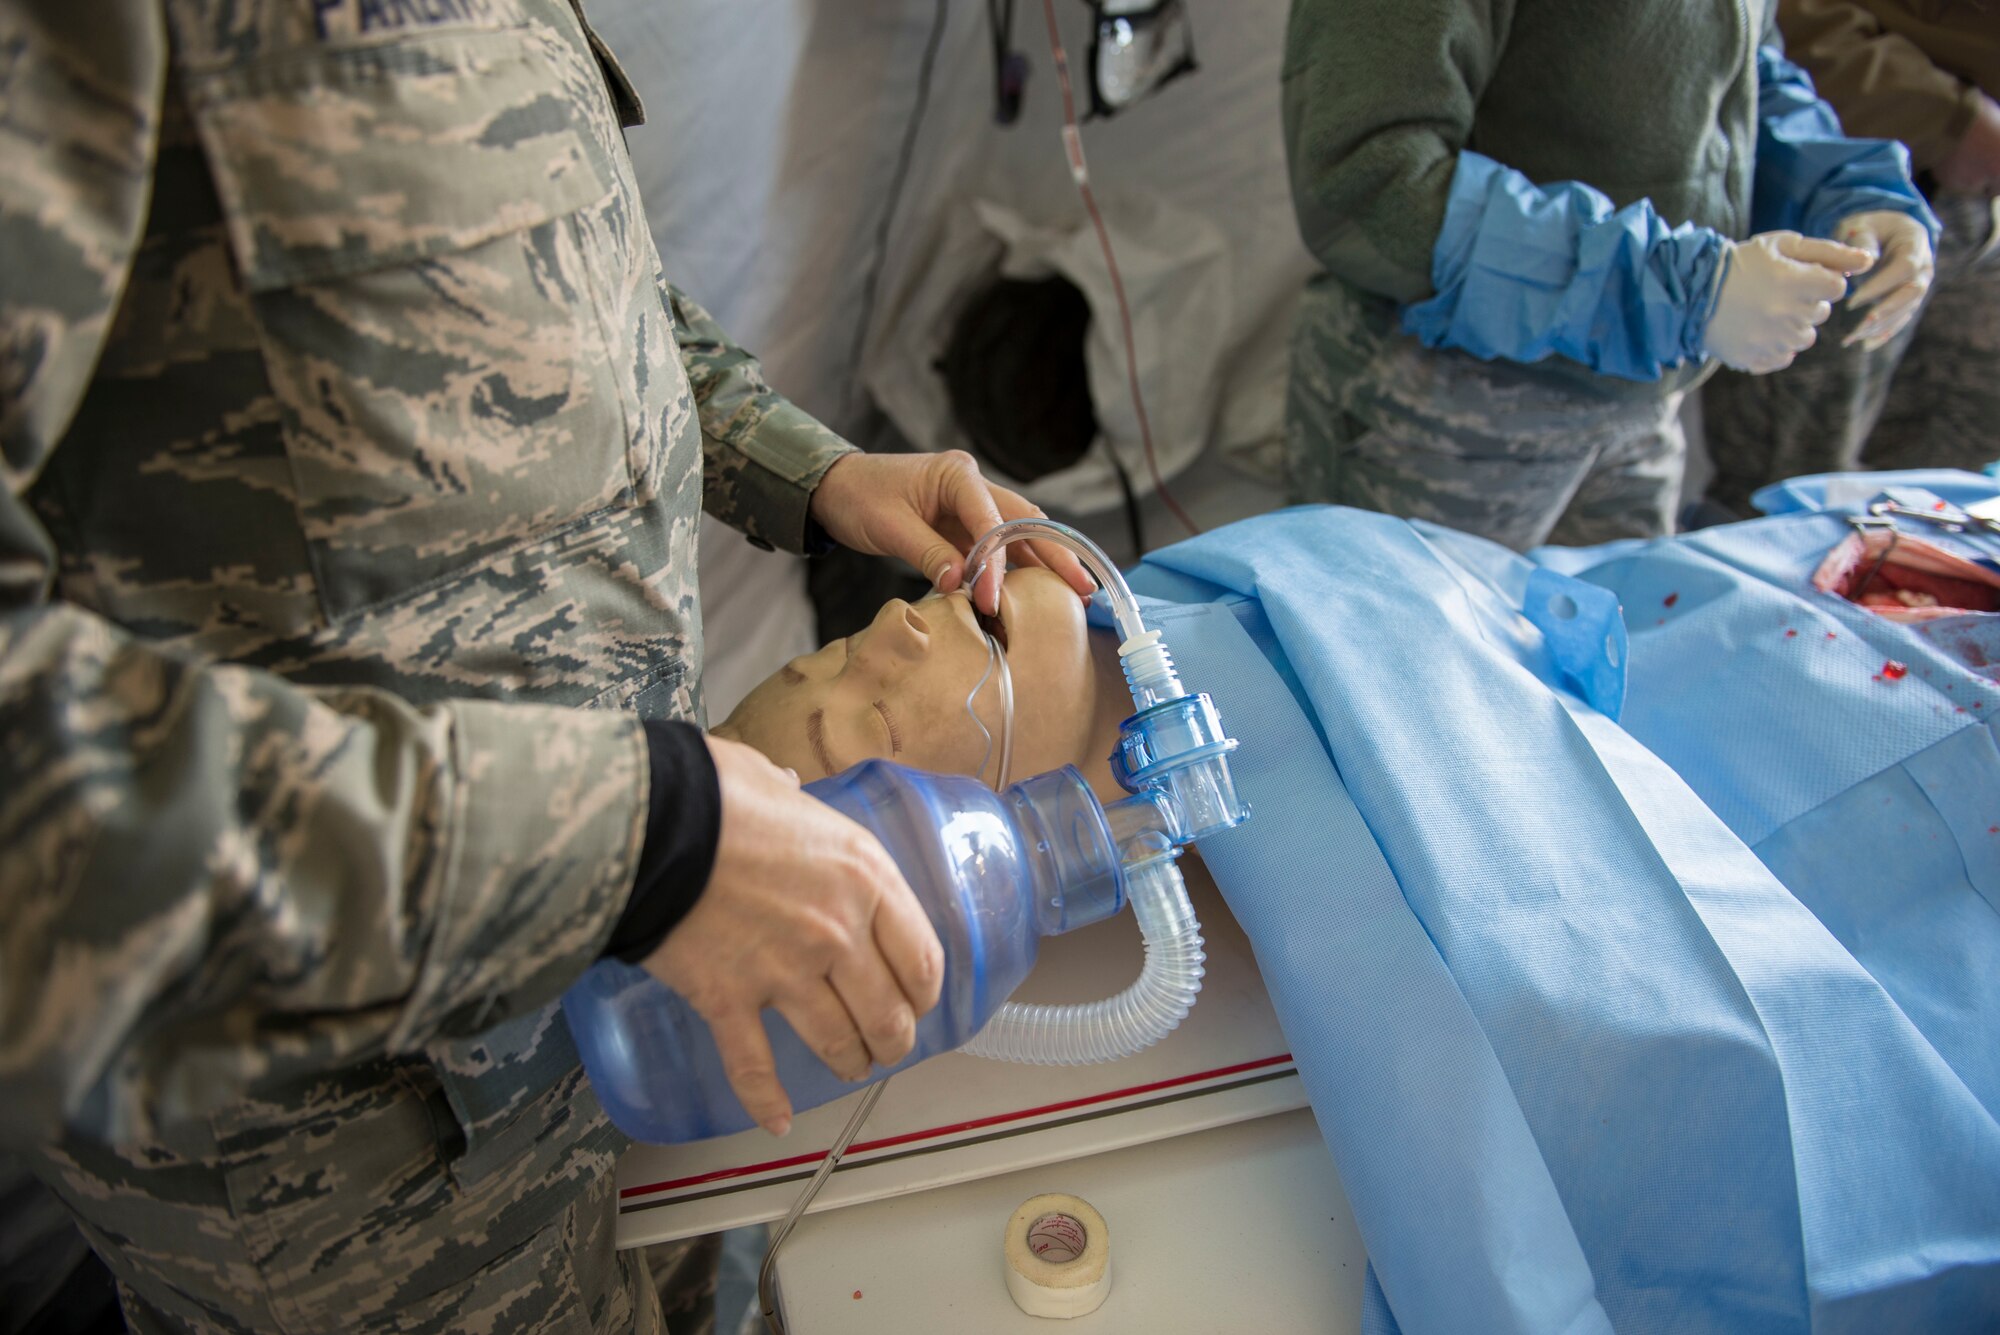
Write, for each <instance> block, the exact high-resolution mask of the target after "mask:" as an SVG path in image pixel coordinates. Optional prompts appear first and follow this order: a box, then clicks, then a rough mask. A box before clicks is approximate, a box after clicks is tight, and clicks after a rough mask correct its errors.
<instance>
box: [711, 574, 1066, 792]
mask: <svg viewBox="0 0 2000 1335" xmlns="http://www.w3.org/2000/svg"><path fill="white" fill-rule="evenodd" d="M984 620H985V622H986V625H987V627H988V628H989V629H992V630H993V631H994V633H995V635H996V636H997V637H998V638H999V640H1000V643H1001V646H1002V649H1003V651H1004V652H1005V653H1006V655H1007V661H1008V663H1009V664H1010V665H1011V667H1012V670H1013V683H1014V756H1013V768H1012V774H1011V777H1012V778H1013V779H1023V778H1026V777H1027V776H1029V775H1031V774H1040V773H1042V772H1044V771H1046V770H1051V769H1055V768H1057V767H1059V766H1062V765H1070V764H1084V763H1086V762H1087V761H1088V760H1089V758H1090V757H1089V753H1090V751H1091V749H1092V744H1093V739H1094V735H1095V732H1096V730H1097V728H1098V721H1097V713H1098V710H1097V691H1096V680H1097V679H1096V672H1095V669H1094V667H1093V663H1092V657H1091V650H1090V633H1089V630H1088V628H1087V627H1086V626H1085V624H1084V615H1083V605H1082V604H1081V603H1080V602H1079V601H1078V600H1077V596H1076V594H1075V592H1074V591H1073V590H1071V589H1070V588H1069V586H1068V585H1066V584H1064V583H1063V581H1062V580H1061V579H1059V578H1057V577H1056V576H1055V575H1052V574H1050V573H1049V572H1048V571H1046V570H1042V569H1038V568H1033V567H1030V568H1028V569H1025V570H1015V571H1011V572H1010V573H1009V574H1008V575H1007V578H1006V582H1005V585H1004V587H1003V589H1002V592H1001V595H1000V615H999V618H998V619H997V622H996V621H994V620H993V619H991V618H985V619H984ZM981 621H982V618H980V617H978V616H977V615H976V614H975V613H974V611H973V609H972V604H971V601H970V600H969V599H968V598H967V597H966V596H965V594H963V593H952V594H946V595H942V596H939V595H932V596H931V597H928V598H925V599H923V600H922V601H920V602H916V603H906V602H904V601H903V600H902V599H900V598H899V599H895V600H893V601H891V602H889V603H887V604H886V605H884V606H883V608H882V610H881V612H879V613H878V614H877V615H876V617H875V620H874V621H873V622H871V623H870V624H869V625H868V627H867V628H866V629H864V630H862V631H859V632H857V633H856V634H854V635H851V636H849V637H848V638H847V639H845V640H838V641H835V642H834V643H832V644H829V645H827V646H826V647H825V648H823V649H821V650H819V651H818V652H817V653H812V654H806V655H804V656H803V657H800V658H796V659H793V660H792V661H791V662H790V663H788V664H786V665H785V667H783V668H782V669H780V670H779V671H778V673H777V674H776V675H774V676H772V677H771V678H769V679H768V680H766V681H765V682H764V683H763V684H762V685H760V686H758V688H757V689H756V690H754V691H752V692H751V693H750V694H749V696H747V697H746V698H745V699H744V701H743V703H742V704H740V705H738V706H737V707H736V709H735V712H733V713H731V714H730V716H729V717H728V718H727V719H726V720H724V721H723V722H722V723H721V724H720V725H719V726H717V728H716V729H715V731H716V733H717V734H718V735H720V736H723V737H728V738H732V739H734V740H736V741H740V742H745V743H748V744H749V745H751V746H753V747H755V748H756V749H757V750H759V751H762V752H763V753H764V754H765V755H766V756H768V757H770V758H771V759H772V760H773V761H775V762H776V763H778V764H780V765H785V766H789V767H790V768H792V769H795V770H797V771H798V773H799V777H800V779H801V780H803V781H804V782H807V783H810V782H812V781H813V780H815V779H820V778H824V777H826V776H827V775H829V774H838V773H840V772H841V771H842V770H844V769H846V768H848V767H849V766H851V765H855V764H859V763H860V762H861V761H863V760H867V759H870V758H873V757H883V758H886V759H893V760H896V761H898V762H899V763H901V764H905V765H909V766H912V767H913V768H916V769H923V770H931V771H933V772H936V773H942V774H977V773H980V768H981V761H982V758H985V768H984V773H983V774H981V775H980V777H982V778H984V779H985V780H986V781H987V782H988V783H992V782H994V781H995V780H996V779H997V778H998V777H999V767H1000V728H1001V706H1000V698H1001V696H1000V684H999V676H998V673H997V672H996V673H995V674H993V675H992V676H991V677H989V678H988V680H987V681H986V683H985V685H983V686H980V688H979V693H978V695H977V696H976V697H975V698H974V700H973V707H974V709H976V710H977V712H978V715H979V721H980V723H982V724H984V725H985V727H986V729H987V731H988V732H989V733H991V734H992V739H993V741H992V748H991V755H990V756H988V755H987V750H988V746H987V741H986V739H985V738H984V737H982V736H981V735H980V732H979V728H978V727H977V726H976V725H975V724H974V723H973V720H972V718H971V716H970V715H968V713H967V712H966V697H967V695H969V694H971V693H972V690H973V688H974V687H975V686H977V685H979V681H980V678H981V676H982V675H985V674H986V670H987V648H986V640H985V636H984V635H983V634H982V632H981Z"/></svg>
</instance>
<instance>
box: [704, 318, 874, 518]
mask: <svg viewBox="0 0 2000 1335" xmlns="http://www.w3.org/2000/svg"><path fill="white" fill-rule="evenodd" d="M667 300H668V301H669V302H670V303H671V304H672V306H673V310H674V323H675V325H676V326H677V329H678V333H679V337H680V346H681V361H682V362H683V363H684V364H685V365H686V366H687V375H688V383H689V384H690V385H691V386H693V388H694V397H695V403H696V405H697V408H698V411H699V413H700V416H701V445H702V506H703V508H704V509H706V510H707V511H708V512H709V513H710V514H712V515H714V516H715V517H716V518H717V519H720V520H722V521H723V522H724V523H726V524H729V525H730V526H732V527H734V528H739V529H741V530H743V532H744V533H745V534H746V535H747V536H748V537H749V538H750V540H751V541H753V542H759V543H762V544H764V545H766V546H771V547H777V548H781V549H783V550H784V551H788V552H799V551H803V550H804V549H805V541H806V507H807V504H808V503H809V502H810V501H811V500H812V493H813V488H814V487H816V486H818V485H819V480H820V478H822V477H824V476H825V475H826V470H827V469H828V468H831V467H832V466H833V461H834V460H836V459H838V458H840V457H841V456H842V455H844V454H851V453H853V452H854V446H852V445H850V444H848V443H847V442H846V441H844V440H842V439H841V438H840V437H839V436H837V435H835V434H834V433H833V432H832V431H830V430H828V429H827V428H826V427H824V426H822V425H821V424H820V423H819V422H818V421H817V420H816V419H815V418H813V417H812V416H811V415H810V414H808V413H807V412H806V411H805V410H804V409H802V408H800V407H799V406H798V405H797V404H794V403H792V402H791V401H790V400H789V399H786V398H785V397H784V396H783V395H781V394H779V393H778V392H777V391H776V390H774V389H772V388H771V386H770V385H769V384H768V383H767V382H766V381H765V379H764V370H763V368H762V367H761V366H759V365H758V364H757V359H756V358H755V357H752V356H751V355H750V354H749V353H747V352H745V351H744V350H743V349H742V348H739V347H737V346H736V345H735V344H734V343H731V342H730V341H729V337H728V335H726V334H724V333H723V332H722V329H721V328H720V327H719V326H718V325H717V324H716V323H715V317H714V316H712V315H710V314H709V313H708V312H707V311H705V310H703V309H702V308H701V307H700V306H699V305H697V304H695V302H693V301H691V300H689V298H688V297H687V295H686V294H685V293H683V292H681V291H679V290H678V289H676V288H673V287H669V288H668V289H667Z"/></svg>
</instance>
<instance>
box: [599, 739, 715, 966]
mask: <svg viewBox="0 0 2000 1335" xmlns="http://www.w3.org/2000/svg"><path fill="white" fill-rule="evenodd" d="M645 727H646V754H647V757H648V759H649V760H650V762H651V769H652V784H651V787H650V788H648V790H647V794H648V796H647V803H646V808H647V809H646V842H645V843H644V844H643V845H642V846H641V847H640V849H639V872H638V875H637V876H636V877H634V878H633V882H632V895H631V898H629V899H627V900H626V901H625V912H624V913H622V914H620V915H619V918H618V925H617V926H616V927H614V928H612V930H611V939H610V940H609V941H608V942H606V943H605V946H604V950H603V954H602V955H600V957H599V958H603V957H605V956H612V957H616V958H618V959H621V960H624V961H625V962H626V963H627V964H637V963H639V962H640V961H641V960H643V959H645V958H646V956H648V955H650V954H652V953H653V951H654V950H656V949H657V948H658V947H659V944H660V942H662V941H664V940H666V939H667V933H668V932H671V931H673V930H674V927H675V926H676V925H677V924H678V923H679V922H680V920H681V919H682V918H685V917H686V916H687V914H688V910H689V909H691V908H693V907H694V904H695V901H696V900H697V899H700V898H701V892H702V890H703V889H704V888H705V887H706V886H707V885H708V874H709V872H710V871H712V870H714V868H715V848H716V845H717V843H719V842H720V841H721V838H722V784H721V782H720V781H719V780H718V779H717V778H716V777H715V761H714V759H713V758H712V757H711V756H710V755H709V753H708V742H707V740H706V739H705V738H704V737H703V736H702V731H701V729H700V728H697V727H695V726H694V724H692V723H665V722H659V721H656V720H653V719H648V720H646V725H645Z"/></svg>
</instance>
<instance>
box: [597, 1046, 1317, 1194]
mask: <svg viewBox="0 0 2000 1335" xmlns="http://www.w3.org/2000/svg"><path fill="white" fill-rule="evenodd" d="M1291 1059H1292V1054H1291V1053H1289V1052H1281V1053H1279V1054H1278V1055H1277V1056H1275V1057H1259V1058H1258V1059H1257V1060H1256V1061H1248V1062H1238V1063H1237V1064H1236V1065H1234V1066H1218V1067H1216V1068H1215V1069H1214V1070H1212V1071H1196V1072H1195V1073H1194V1074H1193V1075H1177V1076H1172V1077H1170V1078H1168V1079H1165V1080H1155V1081H1153V1082H1152V1083H1150V1084H1144V1085H1132V1086H1130V1087H1129V1088H1126V1089H1113V1090H1109V1091H1107V1092H1105V1093H1103V1094H1086V1095H1083V1096H1082V1097H1080V1098H1074V1099H1064V1100H1063V1101H1062V1102H1060V1103H1045V1104H1043V1105H1042V1106H1041V1107H1039V1108H1022V1109H1020V1110H1019V1111H1017V1112H1007V1113H994V1114H993V1115H992V1116H990V1117H975V1118H973V1119H972V1120H971V1121H969V1122H953V1123H951V1124H949V1125H947V1126H933V1127H928V1128H926V1129H925V1130H922V1131H906V1132H904V1133H903V1134H901V1135H899V1136H884V1137H883V1138H882V1139H880V1140H868V1141H863V1142H861V1143H860V1144H858V1145H853V1146H850V1147H849V1148H848V1151H847V1153H848V1154H849V1155H856V1154H865V1153H867V1152H868V1151H870V1150H886V1149H893V1148H894V1147H896V1146H898V1145H908V1144H909V1143H911V1142H912V1141H917V1140H930V1139H932V1138H934V1137H938V1136H955V1135H959V1134H961V1133H963V1132H966V1131H980V1130H983V1129H985V1128H986V1127H989V1126H1002V1125H1005V1124H1006V1123H1008V1122H1020V1121H1025V1120H1027V1119H1028V1118H1030V1117H1044V1116H1047V1115H1048V1114H1050V1113H1059V1112H1068V1111H1070V1110H1071V1109H1072V1108H1087V1107H1089V1106H1091V1105H1092V1104H1095V1103H1110V1102H1111V1101H1112V1100H1114V1099H1126V1098H1131V1097H1133V1096H1134V1095H1138V1094H1151V1093H1154V1092H1155V1091H1157V1090H1162V1089H1173V1088H1175V1087H1177V1086H1180V1085H1192V1084H1194V1083H1196V1082H1197V1081H1201V1080H1215V1079H1219V1078H1221V1077H1222V1076H1226V1075H1241V1074H1243V1073H1244V1072H1245V1071H1257V1070H1262V1069H1263V1068H1264V1067H1267V1066H1280V1065H1283V1064H1284V1063H1286V1062H1288V1061H1290V1060H1291ZM825 1157H826V1151H825V1150H818V1151H815V1152H814V1153H811V1154H795V1155H793V1156H792V1157H791V1158H789V1159H770V1160H766V1161H765V1162H763V1163H753V1164H743V1165H741V1166H739V1167H736V1168H717V1169H714V1170H712V1171H710V1172H706V1173H696V1174H695V1175H694V1176H692V1177H677V1178H674V1179H672V1180H671V1181H667V1182H653V1183H649V1184H648V1185H646V1186H643V1187H624V1188H621V1189H620V1190H619V1192H618V1199H620V1200H624V1199H625V1198H627V1197H629V1196H645V1195H650V1194H651V1193H653V1192H656V1191H677V1190H679V1189H680V1188H682V1187H696V1186H700V1185H702V1184H704V1183H707V1182H724V1181H727V1180H728V1179H730V1178H733V1177H751V1176H754V1175H756V1174H758V1173H769V1172H774V1171H776V1170H777V1169H780V1168H797V1167H799V1166H800V1165H801V1164H811V1163H818V1162H819V1161H820V1160H821V1159H824V1158H825Z"/></svg>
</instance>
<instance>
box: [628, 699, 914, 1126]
mask: <svg viewBox="0 0 2000 1335" xmlns="http://www.w3.org/2000/svg"><path fill="white" fill-rule="evenodd" d="M708 750H709V754H710V755H712V756H713V757H714V758H715V775H716V778H717V780H718V781H719V782H720V784H721V787H722V837H721V841H720V842H719V843H718V844H717V846H716V850H715V868H714V870H713V871H711V872H710V873H709V877H708V884H707V886H706V887H705V888H704V889H703V890H702V892H701V898H700V899H699V900H697V901H695V906H694V907H693V908H692V909H690V910H688V915H687V916H686V917H685V918H683V919H681V921H680V922H679V923H678V924H676V925H675V927H674V929H673V930H672V931H671V932H669V933H667V937H666V940H664V941H662V942H661V943H660V946H659V948H658V949H657V950H655V951H654V952H653V953H652V954H651V955H650V956H648V957H647V958H646V961H645V967H646V969H647V971H648V972H650V973H651V974H652V975H653V976H654V977H655V978H658V979H659V980H660V981H661V982H663V983H665V984H666V985H667V986H668V987H671V988H672V989H674V991H676V992H678V993H680V994H681V996H682V997H684V998H686V1000H687V1003H688V1005H690V1006H692V1007H693V1008H694V1009H695V1012H696V1013H697V1014H699V1015H700V1016H701V1018H702V1019H704V1020H706V1021H708V1027H709V1029H710V1030H711V1031H713V1033H714V1034H715V1046H716V1047H717V1048H718V1049H719V1050H720V1051H721V1053H722V1069H723V1072H724V1073H725V1074H726V1075H727V1076H728V1077H729V1084H730V1088H732V1089H734V1090H735V1091H736V1097H737V1098H738V1099H740V1100H742V1103H743V1109H744V1111H745V1112H747V1113H749V1114H750V1115H751V1116H752V1117H754V1118H756V1119H757V1121H758V1122H759V1123H760V1124H761V1125H762V1126H763V1127H764V1129H765V1130H767V1131H769V1132H771V1133H772V1134H773V1135H780V1136H782V1135H783V1134H785V1132H786V1131H787V1130H789V1129H790V1128H791V1124H792V1109H791V1101H790V1100H789V1099H787V1098H786V1097H785V1091H784V1088H783V1087H782V1086H781V1085H780V1084H779V1083H778V1076H777V1065H776V1063H775V1062H774V1061H773V1060H772V1057H771V1044H770V1041H769V1039H767V1038H766V1037H765V1035H764V1025H763V1022H762V1020H761V1018H760V1016H761V1013H762V1011H763V1009H764V1007H766V1006H769V1007H771V1008H772V1009H773V1010H775V1011H777V1012H778V1014H780V1015H782V1016H784V1017H785V1019H786V1020H788V1021H789V1022H790V1023H791V1026H792V1028H793V1029H794V1030H795V1031H797V1033H798V1036H799V1037H800V1038H802V1039H804V1040H805V1041H806V1042H807V1043H808V1044H809V1045H810V1046H811V1047H812V1050H813V1051H814V1052H816V1053H817V1054H819V1058H820V1060H821V1061H824V1062H825V1063H826V1064H827V1065H828V1066H829V1067H831V1068H832V1070H833V1073H834V1074H835V1075H837V1076H839V1077H840V1078H841V1079H843V1080H859V1079H861V1078H862V1077H863V1076H864V1075H866V1074H867V1073H868V1067H869V1063H870V1061H874V1062H877V1063H880V1064H881V1065H883V1066H893V1065H894V1064H895V1063H897V1062H899V1061H901V1060H902V1059H903V1058H904V1057H907V1056H908V1055H909V1053H910V1048H911V1047H912V1045H914V1044H915V1042H916V1036H917V1019H918V1017H920V1016H922V1015H924V1014H925V1013H926V1012H928V1011H929V1010H930V1009H931V1007H933V1006H935V1005H936V1004H937V999H938V990H939V988H940V987H941V986H942V985H943V982H944V949H943V947H941V946H940V945H939V944H938V939H937V933H936V932H935V931H933V930H932V929H931V923H930V919H929V918H927V917H925V916H924V910H923V906H922V905H921V904H919V903H918V902H917V897H916V895H915V894H914V893H912V892H911V890H910V887H909V884H908V883H907V882H905V881H904V880H903V875H902V873H901V872H899V871H898V870H896V864H895V863H894V862H892V861H890V859H889V854H888V852H887V851H886V850H884V849H883V847H882V845H881V844H880V843H879V842H878V841H877V840H876V838H875V836H874V835H872V834H870V833H869V832H868V831H866V830H864V829H862V828H861V827H860V826H859V825H857V824H855V823H854V822H853V821H851V820H849V819H848V818H847V817H845V816H843V815H841V814H840V813H839V812H837V811H835V810H834V809H833V808H832V807H830V806H828V805H826V804H825V803H824V802H820V801H818V800H816V799H814V798H811V797H808V796H807V795H806V794H804V793H802V792H800V791H799V776H798V775H797V774H794V773H792V772H791V771H790V770H781V769H779V768H778V767H777V766H776V765H773V764H772V763H771V762H770V761H768V760H766V759H765V758H764V757H763V756H762V755H760V754H758V753H757V752H756V751H753V750H751V749H750V748H749V747H747V746H744V745H743V744H742V743H740V742H731V741H726V740H724V739H723V738H720V737H713V736H712V737H710V738H709V739H708Z"/></svg>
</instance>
